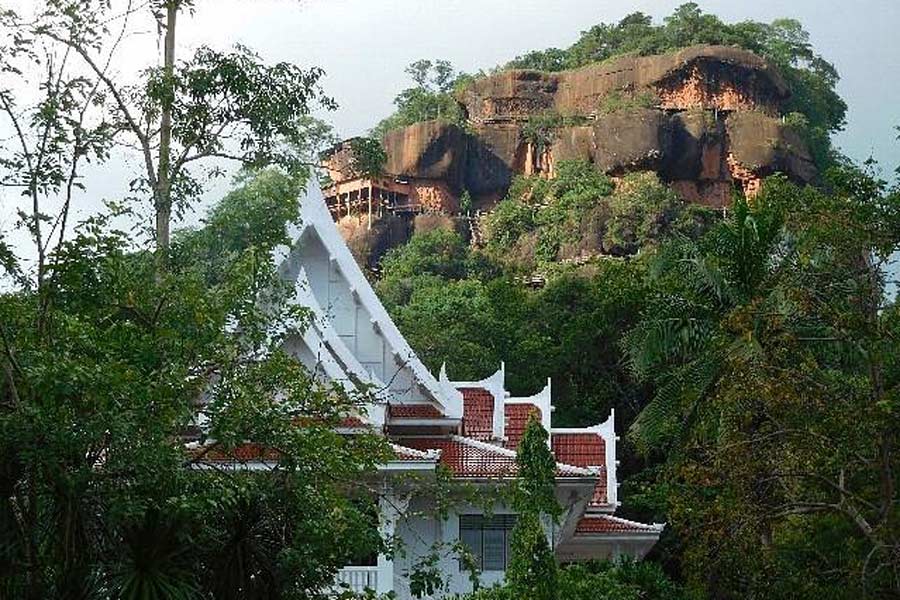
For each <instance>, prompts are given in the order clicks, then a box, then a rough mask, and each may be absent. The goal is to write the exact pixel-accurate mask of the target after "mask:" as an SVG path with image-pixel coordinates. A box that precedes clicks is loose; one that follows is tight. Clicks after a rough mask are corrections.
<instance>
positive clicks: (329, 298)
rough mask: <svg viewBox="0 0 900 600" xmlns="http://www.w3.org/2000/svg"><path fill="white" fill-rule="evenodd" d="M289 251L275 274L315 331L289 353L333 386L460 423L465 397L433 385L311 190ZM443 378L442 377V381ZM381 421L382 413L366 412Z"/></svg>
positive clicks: (441, 384) (443, 382)
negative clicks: (420, 407) (352, 387)
mask: <svg viewBox="0 0 900 600" xmlns="http://www.w3.org/2000/svg"><path fill="white" fill-rule="evenodd" d="M300 209H301V210H300V220H301V221H300V225H299V227H298V228H297V229H296V231H294V232H293V234H294V240H295V241H294V245H293V246H292V247H291V248H289V249H282V251H281V258H282V261H281V263H280V267H279V271H280V273H281V275H282V277H283V278H284V279H286V280H287V281H289V282H291V283H293V284H294V289H295V294H296V302H297V303H298V304H299V305H301V306H307V307H309V308H310V310H311V311H312V313H313V317H314V319H313V324H312V326H310V327H309V328H308V331H307V332H305V333H304V335H303V336H302V338H301V339H299V340H295V345H296V347H295V348H293V351H294V353H295V354H296V355H297V356H298V357H299V358H301V360H304V359H305V360H306V361H321V363H319V362H316V363H315V364H313V365H307V366H310V367H315V368H317V369H321V371H322V372H323V374H324V375H326V376H327V377H329V378H331V379H335V380H337V381H344V380H348V381H351V380H352V381H353V382H356V383H359V384H363V385H364V386H366V387H367V388H369V389H370V390H372V391H373V392H374V393H375V396H376V399H377V402H378V403H379V404H382V403H388V402H390V403H392V404H393V403H396V404H428V405H431V406H433V407H434V409H435V410H436V411H437V412H439V413H440V414H441V415H443V416H445V417H449V418H457V419H458V418H461V417H462V394H461V393H460V392H458V391H457V390H456V389H455V388H453V386H452V385H450V383H449V381H446V380H441V381H439V380H438V379H436V378H435V377H434V376H433V375H432V374H431V372H430V371H428V369H427V368H425V366H424V365H423V364H422V362H421V361H420V360H419V358H418V356H417V355H416V354H415V352H413V350H412V348H411V347H410V346H409V344H408V343H407V341H406V339H405V338H404V337H403V336H402V335H401V334H400V331H399V330H398V329H397V327H396V325H395V324H394V322H393V321H392V320H391V318H390V317H389V316H388V314H387V311H386V310H385V309H384V306H383V305H382V304H381V301H380V300H379V299H378V297H377V296H376V295H375V291H374V290H373V289H372V286H371V285H370V284H369V282H368V280H367V279H366V277H365V275H364V274H363V272H362V270H361V269H360V267H359V265H358V264H357V263H356V260H355V259H354V258H353V256H352V254H351V253H350V250H349V248H347V245H346V244H345V243H344V240H343V239H342V238H341V236H340V233H339V232H338V230H337V227H336V226H335V224H334V222H333V221H332V218H331V215H330V213H329V212H328V209H327V207H326V206H325V202H324V199H323V197H322V194H321V191H320V190H319V189H318V188H316V187H315V186H312V187H311V189H310V190H308V192H307V194H306V196H305V197H304V198H303V199H302V200H301V206H300ZM442 379H443V378H442ZM371 412H373V414H379V413H380V414H381V416H380V424H383V422H384V415H383V412H384V411H383V408H382V410H380V411H378V410H374V411H371Z"/></svg>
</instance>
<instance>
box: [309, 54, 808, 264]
mask: <svg viewBox="0 0 900 600" xmlns="http://www.w3.org/2000/svg"><path fill="white" fill-rule="evenodd" d="M789 96H790V90H789V89H788V87H787V86H786V84H785V82H784V80H783V79H782V77H781V75H780V74H779V73H778V71H777V70H776V69H774V68H773V67H772V66H771V65H770V64H769V63H768V62H767V61H766V60H764V59H762V58H760V57H759V56H757V55H755V54H753V53H751V52H748V51H745V50H741V49H739V48H735V47H725V46H695V47H691V48H687V49H684V50H681V51H679V52H673V53H670V54H665V55H659V56H623V57H619V58H616V59H612V60H608V61H605V62H602V63H598V64H594V65H589V66H587V67H584V68H581V69H577V70H571V71H562V72H556V73H545V72H540V71H530V70H510V71H503V72H500V73H496V74H494V75H491V76H488V77H483V78H480V79H477V80H475V81H474V82H472V83H471V84H470V85H469V86H468V88H467V89H466V90H465V91H464V92H463V93H461V94H460V96H459V97H458V98H457V100H458V102H459V103H460V105H461V106H462V107H463V108H464V112H465V114H466V117H467V125H466V127H465V129H463V128H462V127H459V126H457V125H453V124H450V123H445V122H439V121H427V122H422V123H417V124H415V125H412V126H409V127H405V128H402V129H397V130H393V131H391V132H389V133H388V134H387V135H386V136H385V138H384V140H383V144H384V150H385V152H386V154H387V163H386V165H385V171H386V173H387V175H388V177H389V179H390V181H381V182H374V183H373V182H372V181H365V182H358V185H357V187H361V189H359V190H356V191H353V190H354V189H355V188H353V187H352V185H350V186H349V187H348V186H346V185H342V184H341V183H340V181H338V182H337V184H336V186H335V187H334V188H332V191H331V192H329V193H330V194H331V195H332V196H333V200H334V204H335V206H336V207H337V209H336V210H335V216H336V219H337V220H338V221H339V222H340V223H342V224H345V225H346V226H347V227H348V228H349V229H348V232H347V233H350V231H349V230H350V229H352V230H353V231H352V234H351V235H349V236H348V238H349V239H352V240H353V241H354V243H355V244H357V245H359V246H360V248H359V249H358V254H359V255H360V257H361V258H362V259H363V260H365V261H367V262H368V263H369V264H370V265H374V264H375V263H377V261H378V258H379V257H380V255H381V253H382V252H383V251H384V250H385V249H386V248H388V247H391V246H393V245H396V244H397V243H402V241H403V240H402V239H400V238H404V237H405V236H408V235H410V234H411V233H412V232H413V231H414V230H415V228H414V222H413V220H411V219H412V217H413V216H414V214H421V213H423V212H425V213H435V212H437V213H444V214H449V215H452V214H455V213H459V212H460V208H461V207H460V204H459V199H460V197H461V196H462V194H463V193H464V192H468V194H469V195H470V196H471V199H472V204H473V206H472V207H473V208H475V209H485V210H490V209H491V208H492V207H493V205H494V204H495V203H496V202H497V201H498V200H499V199H501V198H502V197H503V196H504V195H505V194H506V192H507V189H508V187H509V185H510V183H511V180H512V178H513V176H514V175H516V174H526V175H538V176H543V177H548V178H552V177H553V176H554V175H555V170H556V166H557V165H558V164H559V163H560V161H569V160H582V161H586V162H588V163H590V164H592V165H593V166H594V167H595V168H596V169H598V170H599V171H601V172H603V173H605V174H608V175H610V176H612V177H620V176H623V175H625V174H627V173H629V172H634V171H652V172H655V173H656V174H657V175H658V176H659V177H660V179H661V180H663V181H664V182H666V183H667V184H668V185H670V186H671V187H672V189H674V190H675V191H676V192H677V193H678V194H679V195H680V196H681V197H682V198H683V199H684V200H686V201H688V202H693V203H699V204H704V205H707V206H711V207H721V206H724V205H727V204H728V203H729V202H730V201H731V195H732V191H733V190H734V189H735V188H739V189H743V191H744V192H746V193H748V194H753V193H755V192H756V190H757V189H758V186H759V183H760V181H761V179H762V178H763V177H765V176H767V175H770V174H772V173H775V172H782V173H785V174H786V175H788V176H789V177H790V178H792V179H793V180H795V181H798V182H801V183H802V182H809V181H811V180H813V179H814V178H815V176H816V170H815V166H814V163H813V160H812V158H811V156H810V153H809V152H808V150H807V148H806V146H805V144H804V142H803V141H802V139H801V138H800V137H799V136H798V135H797V133H795V132H794V131H793V130H792V129H791V128H790V127H789V126H787V125H786V124H785V123H784V119H783V118H782V112H783V107H784V105H785V102H786V100H787V99H788V98H789ZM348 148H349V146H347V145H345V146H344V149H343V150H340V151H337V152H335V153H333V154H332V155H331V156H330V159H329V161H330V164H331V165H332V166H333V167H334V172H340V171H341V169H340V165H341V164H344V163H348V164H349V162H351V161H350V160H349V159H348V157H347V156H346V152H347V149H348ZM347 179H348V181H349V180H352V179H353V176H352V174H351V176H350V177H348V178H347ZM373 185H374V186H375V187H374V188H373V187H372V186H373ZM366 186H368V187H367V188H366V189H362V188H365V187H366ZM387 189H389V190H392V192H391V193H392V194H394V195H393V196H389V197H391V198H400V203H401V205H402V207H403V210H402V211H399V212H398V211H396V210H392V211H390V212H391V214H392V218H393V219H395V220H396V219H398V218H400V219H401V220H402V221H403V223H404V225H403V226H402V227H401V226H400V225H399V224H397V223H395V224H392V225H390V226H388V224H387V223H380V224H375V225H373V223H374V221H373V218H372V215H371V213H372V210H373V208H372V207H373V204H372V203H369V202H368V201H364V199H365V198H369V197H376V198H381V197H382V196H383V194H384V192H380V191H379V190H387ZM398 194H399V195H398ZM326 195H327V194H326ZM354 202H356V204H354ZM345 205H346V209H345V210H344V209H342V208H341V207H343V206H345ZM354 206H359V207H367V209H368V212H369V214H368V216H367V218H366V219H365V227H364V228H360V227H359V225H360V224H361V223H363V221H361V220H360V218H359V215H358V214H357V211H355V209H354V208H353V207H354ZM385 206H386V205H385ZM401 213H402V214H401ZM398 215H399V217H398ZM378 216H379V218H386V216H384V217H383V216H382V215H381V211H380V209H379V210H378ZM345 221H346V223H344V222H345ZM351 225H353V226H352V227H351ZM445 226H448V227H449V226H451V225H450V224H449V223H447V224H445ZM459 226H460V225H459V224H457V227H459ZM401 230H405V233H403V231H401ZM375 238H377V240H376V239H375ZM368 246H372V247H371V248H368Z"/></svg>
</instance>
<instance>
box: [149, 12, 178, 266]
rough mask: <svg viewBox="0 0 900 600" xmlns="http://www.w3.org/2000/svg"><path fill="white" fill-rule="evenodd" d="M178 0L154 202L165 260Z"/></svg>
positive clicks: (172, 17)
mask: <svg viewBox="0 0 900 600" xmlns="http://www.w3.org/2000/svg"><path fill="white" fill-rule="evenodd" d="M178 3H179V2H178V0H169V2H167V3H166V38H165V50H164V54H163V77H164V79H165V81H166V86H167V89H166V94H167V95H166V97H165V98H163V101H162V103H161V104H162V108H161V114H160V126H159V163H158V164H159V166H158V170H157V177H156V189H155V190H154V201H155V204H156V250H157V252H158V253H159V256H160V258H161V260H162V261H165V257H166V255H167V254H168V251H169V239H170V236H169V227H170V223H171V219H172V182H171V179H170V172H169V168H170V164H171V155H172V102H173V100H174V93H175V91H174V89H173V87H174V81H173V80H174V77H175V22H176V18H177V16H178Z"/></svg>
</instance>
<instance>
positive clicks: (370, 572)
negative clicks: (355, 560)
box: [335, 567, 378, 592]
mask: <svg viewBox="0 0 900 600" xmlns="http://www.w3.org/2000/svg"><path fill="white" fill-rule="evenodd" d="M335 583H337V587H339V588H343V587H346V588H347V589H349V590H350V591H351V592H364V591H365V590H366V588H370V589H373V590H377V589H378V567H344V568H343V569H341V570H340V571H338V574H337V580H336V582H335Z"/></svg>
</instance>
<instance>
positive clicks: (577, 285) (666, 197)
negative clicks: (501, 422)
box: [377, 4, 900, 598]
mask: <svg viewBox="0 0 900 600" xmlns="http://www.w3.org/2000/svg"><path fill="white" fill-rule="evenodd" d="M700 43H709V44H729V45H738V46H741V47H744V48H746V49H749V50H752V51H754V52H756V53H758V54H760V55H762V56H765V57H766V58H768V59H769V60H771V61H773V62H774V63H775V64H776V65H777V66H778V67H779V69H780V70H781V71H782V72H783V73H784V74H785V77H786V79H787V80H788V82H789V84H790V86H791V88H792V91H793V97H792V99H791V101H790V104H789V106H787V107H786V110H787V112H788V115H787V117H786V119H787V120H789V121H790V122H793V123H794V124H796V125H797V127H798V128H799V129H800V130H801V132H802V133H803V135H804V136H805V139H806V141H807V142H808V143H809V144H810V147H811V148H812V149H813V152H814V154H815V158H816V162H817V164H818V165H819V166H820V169H821V180H820V182H819V184H818V185H817V186H815V187H799V186H797V185H794V184H791V183H789V182H788V181H787V180H785V179H784V178H782V177H779V176H773V177H770V178H769V179H767V180H766V181H765V183H764V186H763V189H762V192H761V194H759V195H758V196H756V197H754V198H744V197H741V196H740V195H739V194H738V193H736V194H735V197H734V201H733V206H732V207H731V208H730V209H728V210H727V211H726V212H725V214H722V213H721V212H719V213H717V212H715V211H711V210H709V209H704V208H702V207H697V206H689V205H685V204H684V203H683V202H681V201H680V200H679V199H678V198H677V197H676V196H675V195H674V194H673V193H672V192H671V191H670V190H669V189H668V188H667V187H666V186H665V185H664V184H663V183H661V182H660V181H658V180H657V178H656V176H655V175H653V174H651V173H635V174H632V175H629V176H627V177H625V178H624V180H622V181H620V182H618V183H617V184H614V183H613V182H612V181H611V180H609V179H608V178H606V177H604V176H603V175H600V174H598V173H597V172H596V171H595V170H594V169H593V168H592V167H591V166H590V165H588V164H583V163H577V162H573V163H563V164H560V165H559V169H558V177H556V178H555V179H553V180H549V181H548V180H546V179H542V178H540V177H518V178H517V179H516V180H515V181H514V183H513V185H512V187H511V188H510V190H509V193H508V194H507V196H506V198H505V199H503V200H502V201H501V202H500V203H499V204H498V205H497V207H496V209H495V210H494V211H493V213H492V214H490V215H488V216H486V217H485V218H484V219H483V220H482V224H481V225H482V230H483V232H484V243H483V245H482V246H481V247H479V248H473V247H471V246H470V245H469V244H468V243H467V242H466V241H464V239H463V238H462V237H461V236H460V235H458V234H457V233H455V232H452V231H434V232H429V233H427V234H423V235H416V236H414V237H413V239H412V240H411V241H410V243H408V244H407V245H406V246H405V247H402V248H400V249H397V250H394V251H392V252H391V253H389V254H388V255H387V256H386V257H385V259H384V260H383V271H382V277H381V279H380V281H379V282H378V287H377V289H378V292H379V294H380V295H381V297H382V299H383V300H384V302H385V303H386V305H387V306H388V308H389V310H390V312H391V314H392V316H393V317H394V318H395V319H396V321H397V323H398V325H399V326H400V328H401V330H402V331H403V332H404V334H405V335H406V336H407V337H408V338H409V340H410V342H411V343H412V345H413V347H414V348H416V350H417V351H418V352H419V353H420V354H421V356H422V357H423V359H424V360H425V361H426V363H427V364H428V365H429V366H430V367H432V368H438V367H439V366H440V365H441V364H442V363H444V362H445V361H446V363H447V364H448V365H449V366H450V370H451V374H452V375H453V376H455V377H459V378H464V379H471V378H478V377H481V376H484V375H485V374H487V373H491V372H493V370H494V369H495V368H496V365H498V364H499V362H500V361H501V360H504V361H506V369H507V377H508V381H509V382H510V385H511V387H512V390H513V391H514V392H515V393H523V394H524V393H530V392H533V390H535V389H537V388H539V387H540V385H541V381H542V379H543V378H544V377H546V376H550V377H552V378H553V381H554V395H555V404H556V407H557V412H556V414H555V418H556V419H559V421H560V422H562V423H566V424H570V425H579V426H584V425H591V424H595V423H598V422H600V421H602V420H603V419H604V418H605V417H606V415H607V414H608V412H609V410H610V409H611V408H615V409H616V415H617V419H618V421H619V422H618V427H619V428H620V430H622V431H627V432H628V435H627V437H626V443H627V449H626V450H625V451H624V456H623V457H622V459H623V463H624V467H623V471H624V472H625V473H627V477H626V481H625V484H624V488H623V494H622V496H623V498H624V502H625V505H624V506H623V508H622V510H623V512H624V514H626V515H630V516H633V517H635V518H640V519H644V520H649V521H665V522H667V523H668V524H669V526H668V528H667V530H666V533H665V534H664V537H663V539H662V541H661V543H660V544H659V545H658V546H657V548H656V549H655V550H654V552H653V554H652V556H651V559H652V560H653V561H654V562H656V563H658V564H660V565H662V567H663V568H664V570H665V571H666V572H667V573H668V575H669V576H670V577H672V578H673V579H674V580H676V581H678V582H679V583H680V584H682V585H683V587H684V592H685V593H686V594H688V595H689V596H690V597H697V598H862V597H879V598H880V597H884V598H887V597H891V596H892V595H895V594H897V593H900V505H898V499H900V497H898V493H897V487H896V482H895V477H896V472H897V468H898V467H900V459H898V456H897V452H896V447H897V442H898V436H900V432H898V428H897V427H896V425H895V423H896V419H897V416H898V413H897V411H898V409H900V404H898V403H900V388H898V384H900V371H898V367H900V362H898V360H900V353H898V348H900V343H898V339H897V334H898V332H900V319H898V317H900V313H898V309H897V305H896V297H895V294H896V287H895V286H896V282H895V281H894V280H895V279H896V275H895V271H894V270H893V269H891V268H890V267H889V264H890V256H891V255H892V253H893V252H895V251H896V249H897V244H898V242H900V221H898V218H900V191H898V188H897V187H896V185H891V184H889V183H888V182H886V181H884V180H883V179H882V177H883V175H882V171H881V170H880V168H879V166H878V165H875V164H873V163H871V162H870V163H866V164H865V165H854V164H852V163H851V162H850V161H849V160H848V159H846V158H845V157H842V156H841V155H840V154H839V153H838V152H836V151H835V150H834V149H833V148H832V147H831V144H830V141H829V136H830V134H832V133H834V132H836V131H839V130H840V129H842V127H843V126H844V118H845V113H846V105H845V104H844V102H843V101H842V100H841V98H840V97H839V96H838V94H837V93H836V92H835V85H836V83H837V81H838V74H837V72H836V70H835V69H834V67H833V66H832V65H831V64H830V63H828V62H827V61H826V60H825V59H824V58H823V57H821V56H820V55H818V54H817V53H816V52H815V50H814V49H813V48H812V46H811V45H810V42H809V36H808V34H807V33H806V32H805V31H804V30H803V28H802V27H801V25H800V24H799V23H797V22H796V21H792V20H777V21H774V22H772V23H758V22H741V23H734V24H728V23H723V22H722V21H721V20H720V19H718V18H717V17H715V16H713V15H709V14H704V13H702V12H701V11H700V9H699V8H698V7H697V5H695V4H686V5H684V6H682V7H680V8H679V9H677V10H676V11H675V12H674V13H673V14H672V15H671V16H669V17H667V18H666V19H664V21H663V23H661V24H654V23H653V22H652V21H651V19H650V18H649V17H647V16H646V15H643V14H641V13H635V14H633V15H629V16H627V17H625V18H624V19H623V20H621V21H620V22H619V23H615V24H600V25H596V26H594V27H592V28H590V29H588V30H586V31H584V32H583V33H582V35H581V38H580V39H579V40H578V41H577V42H576V43H575V44H573V45H572V46H571V47H569V48H567V49H556V48H551V49H548V50H542V51H535V52H531V53H528V54H526V55H524V56H520V57H518V58H516V59H514V60H513V61H511V62H510V63H508V64H507V65H504V66H503V67H501V68H503V69H506V68H524V69H539V70H544V71H558V70H563V69H572V68H578V67H581V66H584V65H586V64H590V63H593V62H597V61H603V60H609V59H612V58H615V57H617V56H621V55H623V54H627V53H637V54H641V55H647V54H655V53H660V52H666V51H670V50H674V49H678V48H682V47H685V46H689V45H693V44H700ZM418 66H419V67H420V68H421V67H423V66H424V67H426V68H427V67H428V66H429V64H427V61H426V62H420V63H419V65H418ZM442 68H443V70H444V72H447V71H448V70H449V66H448V65H446V64H444V65H443V67H442ZM468 79H469V76H460V77H459V79H458V80H457V81H458V83H457V85H458V86H464V85H465V84H466V81H467V80H468ZM449 80H450V78H449V77H448V78H447V81H448V82H449ZM419 90H420V91H421V92H423V93H424V94H426V96H427V97H428V98H430V100H429V102H431V103H433V104H437V103H439V102H447V103H449V102H451V101H452V94H453V90H452V85H450V84H449V83H448V84H447V85H445V86H443V88H442V89H440V90H434V89H432V90H431V91H429V90H428V89H425V88H423V87H421V86H420V88H419ZM413 96H414V95H413V94H412V92H411V90H407V91H406V92H404V93H403V94H401V95H400V96H398V98H397V102H396V104H397V107H398V110H397V112H396V113H395V114H394V115H393V116H391V117H390V118H389V119H387V120H386V121H383V122H382V123H381V124H380V125H379V127H378V128H377V131H383V130H384V129H385V128H390V127H394V126H400V125H406V124H410V123H413V122H416V121H419V120H424V119H431V118H439V117H440V118H447V119H448V120H453V119H454V118H456V117H454V116H453V115H449V113H447V112H443V113H441V115H438V114H437V113H436V112H435V111H434V110H432V109H430V108H429V105H428V104H427V103H426V102H422V101H420V100H419V99H417V100H415V101H411V98H413ZM448 115H449V116H448ZM886 126H888V124H886ZM893 166H894V165H886V167H887V168H888V169H890V168H892V167H893ZM585 251H587V252H585ZM586 254H587V255H592V256H594V258H593V259H588V260H582V259H580V257H583V256H584V255H586ZM508 591H509V590H507V592H508ZM498 593H501V594H502V593H503V592H502V591H501V592H498ZM577 597H582V596H577ZM584 597H593V596H584ZM596 597H604V596H596ZM611 597H616V596H611ZM634 597H643V596H640V595H637V596H634Z"/></svg>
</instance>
